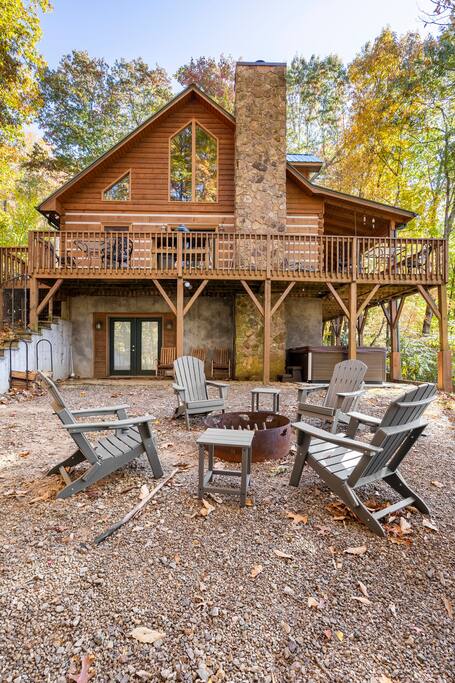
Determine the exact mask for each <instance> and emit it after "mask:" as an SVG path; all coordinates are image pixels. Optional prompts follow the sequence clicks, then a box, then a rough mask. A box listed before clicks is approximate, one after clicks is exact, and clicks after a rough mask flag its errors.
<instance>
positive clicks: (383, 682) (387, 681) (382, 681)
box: [377, 674, 393, 683]
mask: <svg viewBox="0 0 455 683" xmlns="http://www.w3.org/2000/svg"><path fill="white" fill-rule="evenodd" d="M377 681H378V683H393V681H392V679H391V678H389V677H388V676H384V674H381V675H380V676H379V678H378V679H377Z"/></svg>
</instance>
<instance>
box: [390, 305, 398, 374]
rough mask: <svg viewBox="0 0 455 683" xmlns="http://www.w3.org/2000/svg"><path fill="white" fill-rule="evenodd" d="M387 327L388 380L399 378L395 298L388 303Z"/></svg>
mask: <svg viewBox="0 0 455 683" xmlns="http://www.w3.org/2000/svg"><path fill="white" fill-rule="evenodd" d="M388 322H389V328H390V380H391V381H392V382H399V381H400V380H401V353H400V325H399V317H398V308H397V301H396V299H391V300H390V303H389V321H388Z"/></svg>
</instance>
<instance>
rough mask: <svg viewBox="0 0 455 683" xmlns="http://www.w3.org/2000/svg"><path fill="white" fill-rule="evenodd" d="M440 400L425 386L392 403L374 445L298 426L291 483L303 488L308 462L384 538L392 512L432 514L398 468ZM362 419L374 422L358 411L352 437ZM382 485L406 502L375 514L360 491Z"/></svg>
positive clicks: (378, 429) (302, 424)
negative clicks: (412, 510)
mask: <svg viewBox="0 0 455 683" xmlns="http://www.w3.org/2000/svg"><path fill="white" fill-rule="evenodd" d="M435 398H436V387H435V385H434V384H422V385H420V386H419V387H417V388H415V387H414V388H413V389H411V390H410V391H407V392H406V393H405V394H403V395H402V396H400V397H399V398H397V399H396V400H395V401H392V402H391V403H390V405H389V407H388V409H387V411H386V412H385V414H384V417H383V418H382V420H380V421H379V424H378V425H377V430H376V432H375V434H374V436H373V439H372V441H371V443H364V442H363V441H359V440H357V439H354V438H350V437H349V436H345V435H343V434H331V433H330V432H326V431H324V430H323V429H318V428H317V427H312V426H311V425H308V424H306V423H305V422H297V423H296V424H294V425H293V426H294V427H295V429H296V430H297V455H296V458H295V463H294V467H293V469H292V474H291V479H290V482H289V483H290V484H291V486H298V485H299V482H300V479H301V476H302V471H303V467H304V465H305V463H308V465H309V466H310V467H312V468H313V469H314V470H315V471H316V472H317V473H318V474H319V476H320V477H321V479H322V480H323V481H324V482H325V483H326V484H327V486H328V487H329V488H330V489H331V490H332V491H333V492H334V493H335V494H336V495H337V496H338V497H339V498H341V500H342V501H343V503H345V505H347V507H348V508H350V510H352V511H353V512H354V513H355V514H356V515H357V517H359V518H360V519H361V520H362V521H363V522H364V523H365V524H366V525H367V526H368V527H369V528H370V529H371V531H373V532H374V533H376V534H379V535H380V536H385V531H384V529H383V527H382V526H381V524H380V521H379V520H380V519H382V517H385V516H386V515H389V514H391V513H392V512H396V511H398V510H401V509H402V508H404V507H407V506H408V505H413V506H414V507H416V508H417V509H418V510H420V511H421V512H423V513H426V514H429V510H428V507H427V505H426V504H425V503H424V501H423V500H422V498H420V496H418V495H417V493H415V492H414V491H413V490H412V489H410V488H409V486H408V485H407V483H406V482H405V480H404V479H403V477H402V475H401V473H400V471H399V469H398V468H399V466H400V464H401V462H402V461H403V458H404V457H405V456H406V455H407V453H408V452H409V450H410V449H411V448H412V446H413V444H414V443H415V442H416V441H417V439H418V438H419V436H420V435H421V434H422V432H423V430H424V429H425V427H426V426H427V423H426V422H423V421H422V420H421V417H422V414H423V412H424V411H425V409H426V408H427V406H428V405H429V404H430V403H431V402H432V401H434V399H435ZM363 417H365V418H366V423H367V424H370V423H371V418H370V417H369V416H368V415H366V416H362V414H361V413H354V414H353V420H354V422H353V424H352V425H350V426H351V429H348V434H351V435H353V436H355V431H356V429H357V426H358V425H359V424H360V423H361V422H362V421H363V419H362V418H363ZM377 481H384V482H385V483H386V484H388V485H389V486H390V487H391V488H392V489H393V490H394V491H396V492H397V493H398V494H399V495H400V496H401V497H402V500H400V501H399V502H398V503H394V504H392V505H388V506H386V507H384V508H380V509H378V510H376V511H374V512H371V511H370V510H369V509H368V508H367V507H366V505H364V504H363V503H362V501H361V500H360V498H359V497H358V495H357V494H356V492H355V489H357V488H359V487H361V486H365V485H366V484H372V483H374V482H377Z"/></svg>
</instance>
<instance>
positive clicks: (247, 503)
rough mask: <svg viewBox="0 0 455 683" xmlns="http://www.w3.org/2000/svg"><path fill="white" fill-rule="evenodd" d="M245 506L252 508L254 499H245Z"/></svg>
mask: <svg viewBox="0 0 455 683" xmlns="http://www.w3.org/2000/svg"><path fill="white" fill-rule="evenodd" d="M245 506H246V507H247V508H254V498H247V499H246V501H245Z"/></svg>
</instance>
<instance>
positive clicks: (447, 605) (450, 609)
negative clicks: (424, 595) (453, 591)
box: [442, 595, 453, 619]
mask: <svg viewBox="0 0 455 683" xmlns="http://www.w3.org/2000/svg"><path fill="white" fill-rule="evenodd" d="M442 602H443V603H444V607H445V608H446V610H447V614H448V615H449V617H450V618H451V619H452V617H453V607H452V602H451V600H449V598H447V597H446V596H445V595H444V596H443V597H442Z"/></svg>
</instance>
